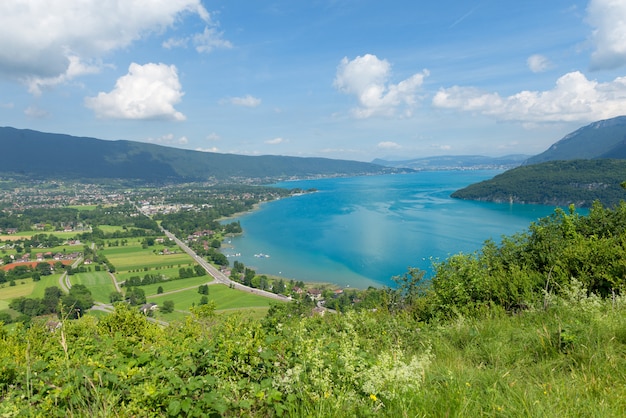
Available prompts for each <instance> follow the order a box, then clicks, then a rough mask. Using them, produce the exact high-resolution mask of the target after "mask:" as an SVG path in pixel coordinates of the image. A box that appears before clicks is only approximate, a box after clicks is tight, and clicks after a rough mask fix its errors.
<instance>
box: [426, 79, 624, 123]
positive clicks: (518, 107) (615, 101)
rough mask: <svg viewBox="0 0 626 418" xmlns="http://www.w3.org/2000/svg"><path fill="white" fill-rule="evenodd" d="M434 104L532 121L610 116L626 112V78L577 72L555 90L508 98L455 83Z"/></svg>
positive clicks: (515, 95)
mask: <svg viewBox="0 0 626 418" xmlns="http://www.w3.org/2000/svg"><path fill="white" fill-rule="evenodd" d="M433 105H434V106H436V107H440V108H448V109H459V110H465V111H470V112H476V113H481V114H483V115H487V116H492V117H495V118H496V119H499V120H505V121H519V122H528V123H537V122H572V121H593V120H599V119H608V118H612V117H615V116H619V115H622V114H624V109H626V77H618V78H616V79H615V80H613V81H610V82H606V83H599V82H597V81H595V80H588V79H587V78H586V77H585V76H584V75H583V74H582V73H580V72H578V71H575V72H571V73H568V74H565V75H564V76H562V77H560V78H559V79H558V80H557V82H556V85H555V87H554V88H553V89H552V90H546V91H522V92H520V93H517V94H514V95H512V96H508V97H501V96H500V95H499V94H498V93H489V92H484V91H481V90H479V89H476V88H473V87H459V86H454V87H451V88H442V89H440V90H439V91H438V92H437V94H436V95H435V97H434V98H433Z"/></svg>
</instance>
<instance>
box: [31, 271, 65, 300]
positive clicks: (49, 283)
mask: <svg viewBox="0 0 626 418" xmlns="http://www.w3.org/2000/svg"><path fill="white" fill-rule="evenodd" d="M60 277H61V274H51V275H49V276H41V280H39V281H38V282H35V287H34V289H33V291H32V292H31V294H30V297H32V298H43V297H44V295H45V292H46V287H53V286H56V287H59V288H60V287H61V286H60V285H59V278H60Z"/></svg>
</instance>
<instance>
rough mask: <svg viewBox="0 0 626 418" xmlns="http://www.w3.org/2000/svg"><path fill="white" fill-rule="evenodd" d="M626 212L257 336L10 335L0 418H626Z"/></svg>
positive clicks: (199, 322) (228, 329) (547, 225)
mask: <svg viewBox="0 0 626 418" xmlns="http://www.w3.org/2000/svg"><path fill="white" fill-rule="evenodd" d="M625 219H626V203H621V204H620V205H618V206H616V207H614V208H612V209H608V208H605V207H603V206H602V205H600V204H595V205H594V206H593V207H592V208H591V210H590V211H589V214H588V215H587V216H581V215H579V214H577V213H576V212H575V211H574V209H573V208H571V209H570V211H567V212H566V211H563V210H560V209H559V210H556V211H555V212H554V214H553V215H552V216H550V217H547V218H544V219H541V220H539V221H537V222H535V223H533V224H531V225H530V226H529V228H528V230H527V231H525V232H523V233H520V234H517V235H514V236H511V237H505V238H503V239H502V241H501V242H500V243H496V242H493V241H489V242H486V243H485V245H484V246H483V248H482V249H481V250H480V251H477V252H476V253H473V254H457V255H454V256H451V257H450V258H448V259H447V260H444V261H441V262H438V263H437V264H436V265H435V274H434V277H433V278H432V279H431V280H430V281H426V280H424V275H423V272H421V271H417V270H414V269H409V271H408V272H407V273H406V274H405V275H403V276H401V277H398V278H396V281H397V287H395V288H393V289H390V288H385V289H374V288H369V289H366V290H350V291H349V292H347V293H350V295H351V296H350V300H351V303H347V304H345V305H342V308H341V310H340V311H338V312H337V313H332V312H327V313H326V314H325V315H315V314H312V312H314V311H315V310H314V309H313V308H314V306H315V304H314V301H312V300H310V299H308V298H306V297H303V298H301V299H297V300H294V301H293V302H291V303H289V304H279V305H275V306H274V307H273V308H272V309H271V310H270V312H269V313H268V315H267V316H266V317H265V318H264V319H263V320H254V319H250V318H246V317H243V316H241V315H236V314H235V315H224V316H218V315H216V314H215V313H214V311H213V308H212V306H211V304H210V303H209V304H207V305H202V306H198V307H196V308H193V309H192V311H193V312H192V315H191V316H189V317H188V318H187V319H186V320H184V321H181V322H178V323H171V324H170V325H168V326H165V327H163V326H159V325H157V324H155V323H152V322H149V321H148V320H147V319H146V317H145V316H143V315H142V314H141V313H139V312H138V311H137V310H136V309H131V308H129V307H128V306H127V305H125V304H118V305H117V306H116V309H115V312H114V313H113V314H110V315H108V316H102V317H100V318H99V319H98V317H95V316H90V315H86V316H83V317H82V318H80V319H77V320H70V319H68V318H64V317H62V318H60V323H61V325H60V326H59V324H58V323H57V322H58V321H55V323H54V326H51V323H50V322H49V321H46V320H45V319H43V320H42V321H40V322H37V321H34V322H33V323H31V324H30V326H24V325H20V324H17V325H14V327H13V328H6V327H0V414H2V415H3V416H50V417H55V416H77V417H78V416H104V417H109V416H111V417H113V416H119V417H126V416H163V417H166V416H255V417H264V416H265V417H272V416H328V417H344V416H345V417H348V416H349V417H352V416H389V417H397V416H507V417H517V416H555V417H557V416H602V417H621V416H624V414H625V412H626V298H625V297H624V290H625V285H626V282H625V280H626V279H625V277H626V267H625V266H626V247H625V246H626V221H625Z"/></svg>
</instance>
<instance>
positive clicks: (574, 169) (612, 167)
mask: <svg viewBox="0 0 626 418" xmlns="http://www.w3.org/2000/svg"><path fill="white" fill-rule="evenodd" d="M625 180H626V116H619V117H616V118H612V119H607V120H601V121H598V122H594V123H591V124H589V125H587V126H584V127H582V128H580V129H578V130H576V131H574V132H572V133H570V134H568V135H566V136H565V137H564V138H563V139H561V140H560V141H558V142H556V143H554V144H553V145H552V146H551V147H550V148H549V149H548V150H546V151H545V152H543V153H541V154H539V155H536V156H534V157H531V158H529V159H527V160H526V161H525V162H524V164H523V165H522V166H521V167H518V168H514V169H512V170H508V171H506V172H504V173H502V174H500V175H498V176H496V177H494V178H493V179H490V180H486V181H483V182H481V183H477V184H472V185H470V186H468V187H466V188H464V189H461V190H457V191H456V192H454V193H453V194H452V197H456V198H460V199H470V200H482V201H490V202H517V203H540V204H546V205H558V206H563V205H569V204H571V203H573V204H575V205H576V206H581V207H584V206H590V205H591V204H592V203H593V201H595V200H598V201H600V202H601V203H603V204H604V205H615V204H617V203H618V202H619V201H620V200H622V199H624V198H626V192H625V191H624V189H622V188H621V187H620V184H621V183H622V182H623V181H625Z"/></svg>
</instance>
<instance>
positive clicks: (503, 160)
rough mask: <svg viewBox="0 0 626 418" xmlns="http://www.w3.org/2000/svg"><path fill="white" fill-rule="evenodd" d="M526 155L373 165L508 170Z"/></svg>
mask: <svg viewBox="0 0 626 418" xmlns="http://www.w3.org/2000/svg"><path fill="white" fill-rule="evenodd" d="M527 159H528V155H523V154H515V155H506V156H504V157H486V156H483V155H441V156H435V157H424V158H414V159H411V160H400V161H393V160H384V159H375V160H373V161H372V163H373V164H379V165H384V166H386V167H396V168H410V169H413V170H429V171H430V170H468V169H469V170H489V169H504V170H506V169H510V168H514V167H517V166H519V165H521V164H522V163H523V162H524V161H526V160H527Z"/></svg>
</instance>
